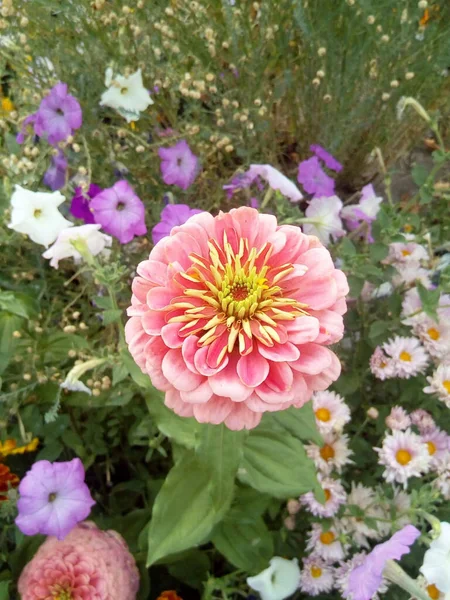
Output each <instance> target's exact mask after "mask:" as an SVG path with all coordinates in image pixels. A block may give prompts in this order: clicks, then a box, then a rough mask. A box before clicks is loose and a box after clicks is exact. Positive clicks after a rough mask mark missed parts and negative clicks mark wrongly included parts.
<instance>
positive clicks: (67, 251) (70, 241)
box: [42, 225, 112, 269]
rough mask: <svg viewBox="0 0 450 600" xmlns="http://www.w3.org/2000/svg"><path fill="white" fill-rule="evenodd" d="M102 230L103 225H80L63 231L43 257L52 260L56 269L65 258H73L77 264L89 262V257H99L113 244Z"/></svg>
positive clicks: (51, 263)
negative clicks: (84, 260) (84, 261)
mask: <svg viewBox="0 0 450 600" xmlns="http://www.w3.org/2000/svg"><path fill="white" fill-rule="evenodd" d="M100 228H101V225H80V226H79V227H72V228H71V229H63V231H61V232H60V233H59V235H58V238H57V240H56V242H55V243H54V244H53V246H51V247H50V248H49V249H48V250H46V251H45V252H44V254H43V255H42V256H43V257H44V258H50V259H51V260H50V265H51V266H52V267H54V268H55V269H57V268H58V264H59V261H60V260H62V259H63V258H73V259H74V260H75V262H78V261H80V260H81V259H82V258H85V259H87V260H89V256H97V254H100V252H103V251H104V250H105V248H107V247H109V246H111V244H112V238H111V237H110V236H109V235H105V234H104V233H100V231H99V230H100Z"/></svg>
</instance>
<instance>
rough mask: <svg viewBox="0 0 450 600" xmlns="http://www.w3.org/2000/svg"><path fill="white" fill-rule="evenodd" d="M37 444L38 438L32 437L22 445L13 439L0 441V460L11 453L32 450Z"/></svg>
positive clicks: (23, 452)
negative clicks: (18, 444)
mask: <svg viewBox="0 0 450 600" xmlns="http://www.w3.org/2000/svg"><path fill="white" fill-rule="evenodd" d="M38 445H39V439H38V438H34V439H32V440H31V442H28V444H25V445H24V446H17V442H16V441H15V440H6V441H5V442H0V460H2V459H3V458H5V457H6V456H10V455H12V454H25V452H34V451H35V450H36V448H37V447H38Z"/></svg>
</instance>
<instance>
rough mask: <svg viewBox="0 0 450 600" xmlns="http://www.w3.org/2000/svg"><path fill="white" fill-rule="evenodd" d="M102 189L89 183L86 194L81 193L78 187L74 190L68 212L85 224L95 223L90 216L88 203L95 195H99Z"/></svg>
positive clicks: (91, 215) (92, 216)
mask: <svg viewBox="0 0 450 600" xmlns="http://www.w3.org/2000/svg"><path fill="white" fill-rule="evenodd" d="M101 191H102V188H101V187H99V186H98V185H95V183H91V185H90V186H89V189H88V191H87V194H84V193H83V190H82V189H81V188H80V187H77V188H75V195H74V196H73V198H72V203H71V205H70V212H71V213H72V214H73V216H74V217H76V218H77V219H83V221H84V222H85V223H87V224H93V223H95V219H94V215H93V214H92V211H91V209H90V208H89V206H90V201H91V200H92V198H94V197H95V196H96V195H97V194H100V192H101Z"/></svg>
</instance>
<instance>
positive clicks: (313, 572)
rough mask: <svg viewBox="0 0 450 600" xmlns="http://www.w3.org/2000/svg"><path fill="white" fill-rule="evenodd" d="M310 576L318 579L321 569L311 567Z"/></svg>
mask: <svg viewBox="0 0 450 600" xmlns="http://www.w3.org/2000/svg"><path fill="white" fill-rule="evenodd" d="M311 575H312V576H313V577H314V579H317V578H318V577H320V576H321V575H322V569H321V568H320V567H316V566H315V565H313V566H312V567H311Z"/></svg>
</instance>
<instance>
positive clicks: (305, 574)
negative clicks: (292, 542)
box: [300, 556, 334, 596]
mask: <svg viewBox="0 0 450 600" xmlns="http://www.w3.org/2000/svg"><path fill="white" fill-rule="evenodd" d="M333 584H334V569H333V567H332V566H330V565H329V564H327V563H326V562H325V561H324V560H323V559H322V558H320V557H319V556H309V557H307V558H305V559H304V560H303V569H302V574H301V583H300V589H301V590H302V592H305V593H306V594H309V595H310V596H318V595H319V594H321V593H322V592H330V591H331V589H332V587H333Z"/></svg>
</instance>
